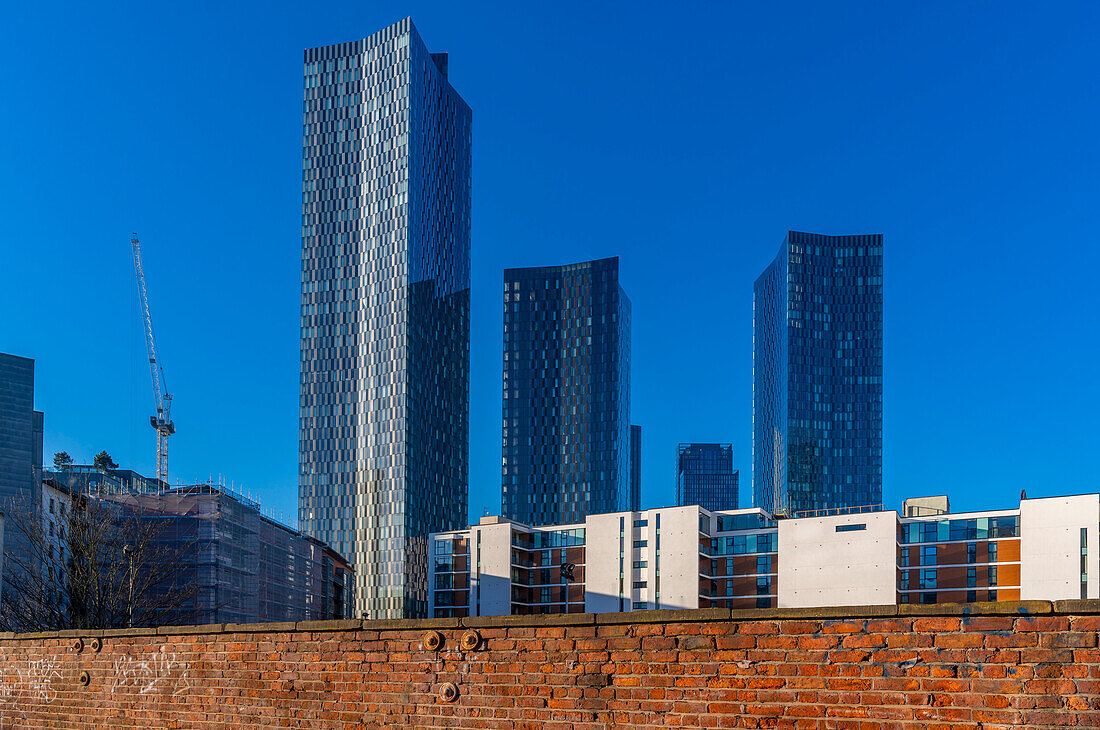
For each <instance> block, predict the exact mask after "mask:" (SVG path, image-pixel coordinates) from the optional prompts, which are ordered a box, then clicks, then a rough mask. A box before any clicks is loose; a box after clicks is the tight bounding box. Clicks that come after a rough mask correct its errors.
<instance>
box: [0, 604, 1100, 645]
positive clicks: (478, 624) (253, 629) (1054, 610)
mask: <svg viewBox="0 0 1100 730" xmlns="http://www.w3.org/2000/svg"><path fill="white" fill-rule="evenodd" d="M1059 614H1075V615H1091V614H1100V600H1098V599H1088V600H1081V599H1074V600H1064V601H991V602H978V603H937V604H930V605H922V604H905V605H897V606H894V605H883V606H874V605H872V606H825V607H811V608H752V609H728V608H700V609H668V610H656V611H627V612H623V613H570V614H533V615H526V616H471V617H467V618H434V619H382V620H372V619H344V620H337V621H297V622H294V621H288V622H282V623H257V624H201V625H197V626H161V627H158V628H135V629H102V630H95V629H89V630H73V629H68V630H64V631H39V632H34V633H25V634H17V633H13V632H10V631H9V632H0V640H16V641H19V640H40V639H55V638H72V637H96V636H99V637H109V636H174V635H184V634H222V633H291V632H299V633H300V632H335V631H359V630H372V631H405V630H409V629H460V628H475V629H476V628H520V627H528V626H530V627H541V626H596V625H615V624H649V623H694V622H706V621H761V620H799V619H802V620H813V619H852V618H880V617H891V616H898V617H905V616H1043V615H1059Z"/></svg>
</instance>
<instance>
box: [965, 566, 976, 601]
mask: <svg viewBox="0 0 1100 730" xmlns="http://www.w3.org/2000/svg"><path fill="white" fill-rule="evenodd" d="M976 585H978V569H977V568H967V569H966V586H967V587H968V588H973V587H974V586H976ZM968 600H969V599H968Z"/></svg>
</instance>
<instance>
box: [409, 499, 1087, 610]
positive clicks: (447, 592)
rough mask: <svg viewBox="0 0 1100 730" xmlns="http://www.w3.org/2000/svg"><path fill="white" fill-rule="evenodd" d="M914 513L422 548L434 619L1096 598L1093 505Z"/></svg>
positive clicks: (702, 518)
mask: <svg viewBox="0 0 1100 730" xmlns="http://www.w3.org/2000/svg"><path fill="white" fill-rule="evenodd" d="M941 504H942V507H941ZM921 507H922V508H921V509H912V510H908V509H907V510H906V513H907V514H913V515H915V516H911V517H910V516H902V515H901V514H899V513H898V512H895V511H893V510H889V511H887V510H883V509H882V508H873V507H872V508H860V509H857V510H833V511H829V512H828V513H824V514H804V515H800V516H795V517H791V518H781V519H777V518H776V517H774V516H773V515H771V514H769V513H768V512H766V511H764V510H761V509H743V510H729V511H718V512H711V511H709V510H706V509H703V508H702V507H697V506H687V507H668V508H662V509H651V510H645V511H641V512H615V513H609V514H599V515H589V516H588V517H587V518H586V519H585V521H584V522H583V523H577V524H572V525H555V526H542V527H534V526H531V525H524V524H520V523H517V522H513V521H510V520H506V519H503V518H500V517H486V518H483V519H482V520H481V522H480V523H479V524H477V525H473V526H471V527H470V528H469V529H466V530H458V531H452V532H441V533H436V534H433V535H432V536H431V545H432V555H433V563H432V565H433V571H434V577H433V581H434V584H433V590H432V603H431V615H433V616H437V617H446V616H493V615H503V614H528V613H579V612H592V613H600V612H608V611H636V610H645V609H678V608H708V607H728V608H771V607H780V608H786V607H812V606H846V605H870V604H875V605H890V604H904V603H949V602H952V603H953V602H976V601H1012V600H1020V599H1024V600H1028V599H1045V600H1057V599H1065V598H1100V557H1098V553H1100V551H1098V550H1097V549H1096V546H1097V545H1098V544H1100V543H1098V542H1097V540H1098V539H1100V495H1097V494H1086V495H1075V496H1069V497H1047V498H1040V499H1026V498H1022V499H1021V501H1020V505H1019V507H1017V508H1014V509H1004V510H989V511H981V512H966V513H955V514H951V513H949V512H946V511H943V510H946V509H947V501H946V498H943V499H942V502H940V501H935V502H929V503H927V504H922V505H921ZM1090 547H1091V550H1090Z"/></svg>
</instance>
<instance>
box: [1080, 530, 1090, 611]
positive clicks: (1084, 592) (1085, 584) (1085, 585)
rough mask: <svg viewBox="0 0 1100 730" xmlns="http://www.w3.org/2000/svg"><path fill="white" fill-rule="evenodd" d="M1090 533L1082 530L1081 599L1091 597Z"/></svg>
mask: <svg viewBox="0 0 1100 730" xmlns="http://www.w3.org/2000/svg"><path fill="white" fill-rule="evenodd" d="M1088 554H1089V532H1088V528H1086V527H1082V528H1081V598H1082V599H1085V598H1088V597H1089V559H1088Z"/></svg>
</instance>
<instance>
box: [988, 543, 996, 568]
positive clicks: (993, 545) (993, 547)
mask: <svg viewBox="0 0 1100 730" xmlns="http://www.w3.org/2000/svg"><path fill="white" fill-rule="evenodd" d="M989 562H991V563H996V562H997V543H995V542H991V543H989Z"/></svg>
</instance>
